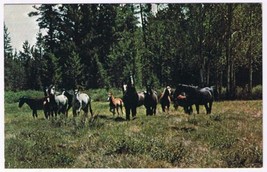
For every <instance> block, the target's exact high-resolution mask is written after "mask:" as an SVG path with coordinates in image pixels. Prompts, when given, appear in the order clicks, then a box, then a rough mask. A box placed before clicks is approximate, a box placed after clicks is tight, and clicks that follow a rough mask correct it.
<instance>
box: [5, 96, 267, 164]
mask: <svg viewBox="0 0 267 172" xmlns="http://www.w3.org/2000/svg"><path fill="white" fill-rule="evenodd" d="M92 108H93V111H94V114H95V117H94V118H91V119H88V120H87V121H86V122H85V123H84V122H83V121H82V120H81V119H82V118H81V116H79V117H77V118H76V119H74V118H73V117H72V115H69V118H67V119H65V118H63V117H58V118H57V119H50V120H45V119H44V115H43V112H41V111H39V112H38V119H33V118H32V116H31V110H30V109H29V108H28V107H27V106H25V105H24V106H23V107H22V108H21V109H20V108H18V104H17V103H5V167H6V168H210V167H211V168H228V167H231V168H240V167H248V168H252V167H253V168H254V167H257V168H259V167H262V166H263V138H262V136H263V133H262V131H263V128H262V126H263V125H262V101H261V100H258V101H225V102H215V103H214V106H213V111H212V114H211V115H206V114H205V110H204V107H201V108H200V114H195V111H194V114H195V115H191V116H189V115H186V114H184V113H183V111H182V109H181V108H180V109H178V111H175V110H174V109H173V107H172V109H171V111H170V114H164V113H162V112H161V110H160V106H158V114H157V115H156V116H148V117H147V116H145V109H144V107H141V108H138V115H137V117H138V118H137V119H135V120H131V121H125V120H124V119H125V114H124V115H123V116H120V117H117V116H113V115H112V114H111V113H110V112H109V107H108V102H95V101H94V102H92ZM193 108H194V107H193ZM194 110H195V108H194Z"/></svg>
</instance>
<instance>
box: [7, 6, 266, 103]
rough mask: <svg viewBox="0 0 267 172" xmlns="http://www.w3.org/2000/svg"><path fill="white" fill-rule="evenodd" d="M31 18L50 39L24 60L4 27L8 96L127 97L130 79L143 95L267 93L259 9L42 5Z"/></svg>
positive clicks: (28, 50)
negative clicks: (46, 91) (183, 89)
mask: <svg viewBox="0 0 267 172" xmlns="http://www.w3.org/2000/svg"><path fill="white" fill-rule="evenodd" d="M152 7H153V8H152ZM155 8H156V10H155ZM152 9H154V10H152ZM28 16H29V17H33V16H37V17H38V19H37V22H38V25H39V28H40V30H45V31H46V32H47V34H42V32H41V31H40V32H39V33H38V34H37V35H36V38H37V42H36V44H35V45H30V44H29V42H28V41H27V40H25V42H24V43H23V45H22V46H23V51H19V52H18V51H17V50H14V49H13V47H12V45H11V38H10V36H9V34H10V33H9V31H8V28H7V27H6V26H4V84H5V91H10V90H11V91H19V90H42V89H43V88H44V87H45V86H48V85H50V84H55V85H56V87H57V88H65V89H72V88H74V87H75V86H77V85H81V86H83V87H84V88H85V89H95V88H105V89H109V88H118V89H120V88H121V85H122V83H123V82H125V78H127V77H128V76H129V75H130V74H132V75H133V76H134V80H135V83H136V86H137V87H139V88H143V87H144V86H145V85H146V84H148V83H153V86H154V87H156V88H160V87H163V86H166V85H170V86H172V87H174V88H175V86H176V85H177V84H179V83H183V84H190V85H197V86H210V85H215V86H217V88H218V91H219V93H222V92H223V91H225V98H227V99H235V98H236V97H237V93H238V90H240V89H241V90H242V93H244V94H246V95H250V94H251V93H252V90H253V88H255V87H257V86H261V85H262V4H260V3H193V4H191V3H190V4H189V3H182V4H178V3H177V4H43V5H33V10H32V12H30V13H29V14H28Z"/></svg>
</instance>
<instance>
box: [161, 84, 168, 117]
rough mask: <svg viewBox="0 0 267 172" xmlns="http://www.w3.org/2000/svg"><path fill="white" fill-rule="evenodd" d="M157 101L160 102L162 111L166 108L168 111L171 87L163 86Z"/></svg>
mask: <svg viewBox="0 0 267 172" xmlns="http://www.w3.org/2000/svg"><path fill="white" fill-rule="evenodd" d="M159 102H160V104H161V108H162V111H163V112H165V110H167V113H169V109H170V105H171V87H170V86H167V87H166V88H164V90H163V92H162V94H161V96H160V98H159Z"/></svg>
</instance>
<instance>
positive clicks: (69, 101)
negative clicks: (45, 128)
mask: <svg viewBox="0 0 267 172" xmlns="http://www.w3.org/2000/svg"><path fill="white" fill-rule="evenodd" d="M71 91H72V90H71ZM63 94H64V95H65V96H66V97H67V98H68V107H67V109H66V116H68V112H69V110H70V108H71V107H72V100H73V94H74V93H73V91H72V92H70V91H66V90H64V89H63Z"/></svg>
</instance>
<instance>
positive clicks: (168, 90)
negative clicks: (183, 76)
mask: <svg viewBox="0 0 267 172" xmlns="http://www.w3.org/2000/svg"><path fill="white" fill-rule="evenodd" d="M171 92H172V89H171V87H170V86H167V87H166V88H165V90H164V94H166V95H168V96H170V95H171Z"/></svg>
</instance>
